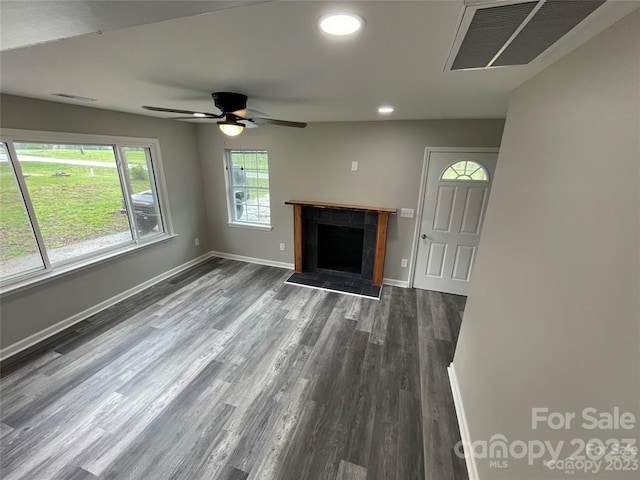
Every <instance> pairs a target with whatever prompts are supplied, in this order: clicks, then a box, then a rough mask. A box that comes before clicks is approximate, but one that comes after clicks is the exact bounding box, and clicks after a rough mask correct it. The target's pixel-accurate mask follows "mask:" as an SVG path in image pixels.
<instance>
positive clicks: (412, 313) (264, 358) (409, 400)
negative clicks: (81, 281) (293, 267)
mask: <svg viewBox="0 0 640 480" xmlns="http://www.w3.org/2000/svg"><path fill="white" fill-rule="evenodd" d="M289 275H290V272H288V271H286V270H281V269H277V268H272V267H264V266H258V265H252V264H245V263H240V262H234V261H230V260H222V259H214V260H212V261H209V262H207V263H206V264H203V265H200V266H198V267H195V268H193V269H191V270H189V271H187V272H185V273H183V274H180V275H178V276H176V277H173V278H171V279H169V280H166V281H164V282H161V283H160V284H158V285H156V286H154V287H151V288H150V289H148V290H146V291H144V292H141V293H140V294H138V295H135V296H134V297H131V298H129V299H127V300H125V301H123V302H121V303H119V304H117V305H114V306H113V307H111V308H109V309H107V310H105V311H103V312H101V313H99V314H97V315H94V316H93V317H91V318H90V319H88V320H87V321H85V322H82V323H80V324H78V325H76V326H74V327H72V328H71V329H69V330H67V331H65V332H62V333H61V334H59V335H57V336H55V337H54V338H51V339H49V340H48V341H47V342H46V343H44V344H41V345H39V346H38V347H37V348H32V349H31V350H30V351H28V352H24V353H23V354H21V355H19V356H15V357H13V358H11V359H9V360H8V361H6V362H5V363H4V364H3V365H2V379H1V382H0V388H1V390H0V395H1V397H0V401H1V404H0V408H1V417H0V418H1V423H0V434H1V436H2V441H1V449H0V455H1V458H0V467H1V468H0V476H1V477H2V478H3V479H4V480H10V479H39V480H40V479H76V480H79V479H96V478H100V479H153V480H156V479H189V480H191V479H207V480H210V479H221V480H223V479H225V480H230V479H234V480H243V479H256V480H258V479H259V480H268V479H273V480H275V479H277V480H305V479H309V480H324V479H327V480H374V479H386V480H387V479H388V480H391V479H397V480H412V479H424V478H427V479H434V480H450V479H451V480H454V479H455V480H459V479H467V474H466V471H465V466H464V461H463V460H461V459H458V458H457V457H456V456H455V455H454V454H453V446H454V444H455V442H457V441H458V440H459V434H458V426H457V421H456V416H455V411H454V406H453V398H452V395H451V391H450V387H449V380H448V377H447V371H446V368H447V366H448V365H449V363H450V362H451V360H452V358H453V350H454V348H455V342H456V340H457V335H458V330H459V328H460V322H461V312H462V310H463V309H464V297H456V296H451V295H443V294H439V293H434V292H424V291H416V290H412V289H401V288H396V287H384V289H383V292H382V297H381V299H380V301H376V300H372V299H365V298H358V297H353V296H345V295H340V294H337V293H329V292H325V291H319V290H312V289H307V288H304V287H298V286H294V285H285V284H284V283H283V282H284V280H285V279H286V278H287V277H288V276H289ZM425 458H426V462H425ZM425 465H426V467H425Z"/></svg>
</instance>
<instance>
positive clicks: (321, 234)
mask: <svg viewBox="0 0 640 480" xmlns="http://www.w3.org/2000/svg"><path fill="white" fill-rule="evenodd" d="M299 214H300V218H299V220H298V221H299V223H300V225H299V228H298V229H297V230H298V233H297V236H300V237H301V238H300V240H299V241H296V242H295V244H296V250H298V249H299V250H301V252H298V251H296V273H294V274H293V275H292V276H291V277H290V278H289V280H288V282H289V283H294V284H299V285H305V286H311V287H319V288H326V289H328V290H336V291H339V292H345V293H352V294H357V295H364V296H368V297H374V298H378V297H379V295H380V289H381V283H382V282H381V281H379V284H378V285H376V284H374V283H375V282H374V276H375V273H374V270H375V269H376V265H375V264H376V252H377V250H378V247H379V245H378V241H379V238H378V237H379V230H380V229H379V227H384V229H383V230H384V240H386V220H387V217H386V214H385V216H384V219H383V222H384V225H379V222H380V216H381V215H380V213H379V212H378V211H375V210H366V209H347V208H342V207H341V208H329V207H325V206H321V207H315V206H312V205H305V207H304V208H303V209H301V211H300V212H299ZM383 243H386V242H383ZM382 247H383V250H382V251H383V253H384V245H382ZM298 253H300V254H301V255H299V256H298ZM378 253H379V252H378ZM378 257H379V255H378ZM298 260H301V262H299V261H298ZM378 261H379V260H378ZM299 263H300V265H298V264H299ZM377 268H380V266H379V265H378V266H377ZM298 270H300V271H298ZM379 275H380V274H378V276H379Z"/></svg>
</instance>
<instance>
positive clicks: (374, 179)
mask: <svg viewBox="0 0 640 480" xmlns="http://www.w3.org/2000/svg"><path fill="white" fill-rule="evenodd" d="M503 125H504V121H503V120H443V121H395V122H393V121H384V122H343V123H315V124H310V125H309V126H308V127H307V128H305V129H302V130H301V129H295V128H284V127H261V128H256V129H247V130H245V131H244V132H243V133H242V134H241V135H240V136H238V137H236V138H230V137H225V136H224V135H223V134H222V133H221V132H220V131H219V129H218V128H217V126H216V125H200V126H199V127H198V141H199V145H200V154H201V158H202V162H203V172H204V176H205V183H206V188H205V196H206V199H207V210H208V219H209V227H210V229H211V234H210V236H211V240H212V248H213V250H215V251H221V252H225V253H232V254H236V255H245V256H250V257H258V258H262V259H268V260H274V261H280V262H288V263H293V248H292V247H293V211H292V207H291V206H287V205H284V202H285V201H287V200H291V199H296V200H319V201H322V200H324V201H329V202H343V203H352V204H363V205H375V206H383V207H397V208H400V207H409V208H414V209H416V211H417V208H418V192H419V188H420V174H421V171H422V163H423V158H424V151H425V147H427V146H438V147H443V146H451V147H456V146H457V147H496V146H499V145H500V138H501V134H502V128H503ZM225 148H255V149H266V150H267V151H268V152H269V169H270V187H271V215H272V224H273V231H271V232H261V231H256V230H248V229H240V228H234V227H229V226H228V225H227V207H226V197H225V183H224V176H223V173H224V170H223V155H224V149H225ZM352 161H358V162H359V169H358V171H357V172H352V171H351V162H352ZM414 228H415V219H407V218H398V216H392V217H391V218H390V223H389V233H388V244H387V256H386V263H385V277H387V278H393V279H398V280H407V278H408V273H409V269H408V268H401V267H400V260H401V259H402V258H407V259H410V258H411V247H412V241H413V234H414ZM280 242H284V243H285V244H286V245H287V251H286V252H280V251H279V249H278V247H279V243H280Z"/></svg>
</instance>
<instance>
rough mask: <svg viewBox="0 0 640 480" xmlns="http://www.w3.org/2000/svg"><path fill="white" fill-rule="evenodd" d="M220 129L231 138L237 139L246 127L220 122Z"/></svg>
mask: <svg viewBox="0 0 640 480" xmlns="http://www.w3.org/2000/svg"><path fill="white" fill-rule="evenodd" d="M218 128H220V130H222V133H224V134H225V135H228V136H229V137H236V136H238V135H240V134H241V133H242V131H243V130H244V125H242V124H240V123H234V122H218Z"/></svg>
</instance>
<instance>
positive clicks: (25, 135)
mask: <svg viewBox="0 0 640 480" xmlns="http://www.w3.org/2000/svg"><path fill="white" fill-rule="evenodd" d="M0 143H5V144H6V146H7V152H8V154H9V162H10V163H11V165H12V167H13V170H14V172H15V176H16V180H17V182H18V187H19V193H20V194H21V195H22V197H23V198H24V203H25V207H26V213H27V215H28V219H29V221H30V223H31V226H32V229H33V233H34V235H35V240H36V243H37V246H38V249H39V253H40V255H41V256H42V260H43V265H44V268H43V269H39V270H37V271H31V272H25V273H24V274H22V275H16V276H14V277H12V278H8V279H0V294H5V293H8V292H11V291H14V290H19V289H23V288H25V287H28V286H31V285H34V284H39V283H42V282H45V281H48V280H51V279H54V278H57V277H59V276H61V275H66V274H69V273H71V272H74V271H77V270H80V269H83V268H87V267H89V266H91V265H94V264H97V263H101V262H104V261H106V260H109V259H111V258H114V257H117V256H120V255H124V254H127V253H131V252H133V251H136V250H138V249H140V248H145V247H148V246H150V245H153V244H156V243H159V242H163V241H165V240H168V239H170V238H173V237H176V236H177V235H176V234H175V231H174V229H173V221H172V216H171V209H170V207H169V198H168V196H167V185H166V181H165V176H164V168H163V165H162V155H161V153H160V142H159V140H158V139H156V138H140V137H123V136H111V135H93V134H82V133H65V132H51V131H39V130H18V129H9V128H0ZM14 143H50V144H74V145H101V146H110V147H113V150H114V155H115V161H116V167H117V169H118V176H119V179H120V188H121V189H122V194H123V200H124V202H125V206H126V210H127V212H133V209H132V205H131V193H132V191H131V185H130V184H131V181H130V178H129V173H128V172H127V173H124V172H126V170H125V169H126V168H127V163H126V160H125V159H124V158H123V157H122V154H121V152H122V150H121V149H122V148H126V147H142V148H148V149H149V152H150V155H151V164H152V168H153V172H152V173H153V179H154V180H155V190H156V194H157V197H158V203H159V205H158V207H159V210H160V221H161V222H162V227H163V231H162V232H159V233H157V234H155V235H149V236H146V237H143V238H141V237H140V236H139V235H138V232H137V229H136V225H135V220H132V217H133V215H131V216H130V217H129V218H128V221H129V227H130V229H131V233H132V240H129V241H127V242H123V243H119V244H117V245H112V246H109V247H105V248H102V249H99V250H95V251H93V252H90V253H87V254H84V255H79V256H77V257H73V258H70V259H68V260H65V261H62V262H60V263H56V264H55V265H52V264H51V262H50V260H49V258H48V254H47V250H46V248H45V244H44V238H43V236H42V233H41V231H40V227H39V226H38V220H37V217H36V214H35V210H34V208H33V204H32V203H31V199H30V195H29V190H28V188H27V185H26V182H25V180H24V176H23V175H22V168H21V165H20V161H19V159H18V156H17V154H16V150H15V148H14Z"/></svg>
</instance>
